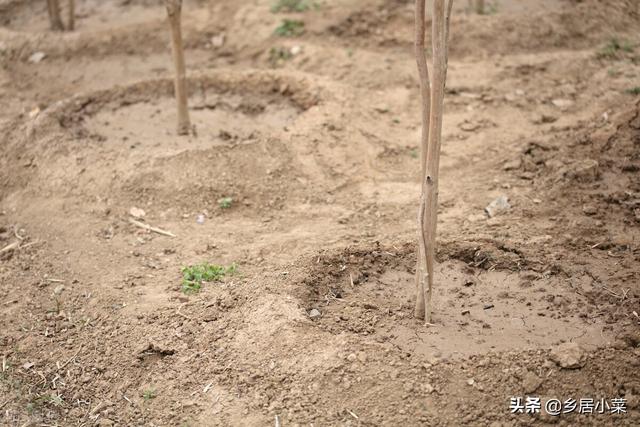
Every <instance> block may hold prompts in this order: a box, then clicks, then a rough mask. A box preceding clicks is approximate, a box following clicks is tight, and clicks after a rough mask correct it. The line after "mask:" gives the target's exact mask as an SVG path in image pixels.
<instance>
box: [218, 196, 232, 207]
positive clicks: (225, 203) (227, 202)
mask: <svg viewBox="0 0 640 427" xmlns="http://www.w3.org/2000/svg"><path fill="white" fill-rule="evenodd" d="M232 204H233V198H231V197H223V198H221V199H219V200H218V206H220V209H229V208H230V207H231V205H232Z"/></svg>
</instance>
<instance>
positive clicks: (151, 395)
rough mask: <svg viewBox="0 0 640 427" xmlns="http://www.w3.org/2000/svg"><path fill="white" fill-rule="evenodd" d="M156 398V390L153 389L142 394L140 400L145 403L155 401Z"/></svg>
mask: <svg viewBox="0 0 640 427" xmlns="http://www.w3.org/2000/svg"><path fill="white" fill-rule="evenodd" d="M157 396H158V393H156V390H155V389H154V388H149V389H147V390H145V391H144V392H143V393H142V398H143V399H144V401H145V402H148V401H150V400H151V399H155V398H156V397H157Z"/></svg>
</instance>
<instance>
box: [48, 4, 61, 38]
mask: <svg viewBox="0 0 640 427" xmlns="http://www.w3.org/2000/svg"><path fill="white" fill-rule="evenodd" d="M47 11H48V13H49V24H50V25H51V29H52V30H53V31H64V25H63V24H62V18H61V17H60V4H59V3H58V0H47Z"/></svg>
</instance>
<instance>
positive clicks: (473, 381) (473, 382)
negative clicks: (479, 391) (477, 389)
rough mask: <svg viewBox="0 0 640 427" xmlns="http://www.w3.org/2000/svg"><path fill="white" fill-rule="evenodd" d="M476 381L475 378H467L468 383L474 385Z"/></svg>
mask: <svg viewBox="0 0 640 427" xmlns="http://www.w3.org/2000/svg"><path fill="white" fill-rule="evenodd" d="M475 383H476V381H475V380H474V379H473V378H469V379H468V380H467V384H468V385H474V384H475Z"/></svg>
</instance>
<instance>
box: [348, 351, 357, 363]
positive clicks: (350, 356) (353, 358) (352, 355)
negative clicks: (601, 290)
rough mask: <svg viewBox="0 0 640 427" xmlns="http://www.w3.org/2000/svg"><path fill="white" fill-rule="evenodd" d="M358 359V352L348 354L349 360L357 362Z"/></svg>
mask: <svg viewBox="0 0 640 427" xmlns="http://www.w3.org/2000/svg"><path fill="white" fill-rule="evenodd" d="M357 359H358V356H356V354H355V353H351V354H349V355H348V356H347V360H348V361H349V362H355V361H356V360H357Z"/></svg>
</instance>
